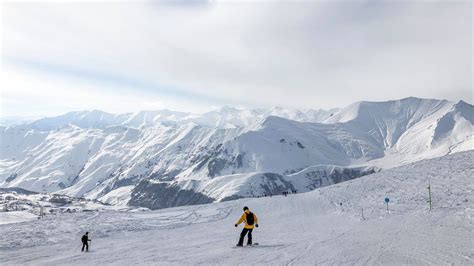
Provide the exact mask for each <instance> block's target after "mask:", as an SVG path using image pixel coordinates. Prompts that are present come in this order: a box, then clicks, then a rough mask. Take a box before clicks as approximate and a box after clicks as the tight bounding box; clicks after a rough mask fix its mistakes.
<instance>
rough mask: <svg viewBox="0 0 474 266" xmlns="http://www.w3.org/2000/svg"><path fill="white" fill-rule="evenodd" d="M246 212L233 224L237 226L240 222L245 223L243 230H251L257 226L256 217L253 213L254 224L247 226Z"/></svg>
mask: <svg viewBox="0 0 474 266" xmlns="http://www.w3.org/2000/svg"><path fill="white" fill-rule="evenodd" d="M248 212H250V211H248ZM248 212H247V211H245V212H244V213H243V214H242V216H240V219H239V220H238V221H237V223H235V224H237V225H239V224H241V223H242V222H245V226H244V228H247V229H253V228H254V226H255V225H256V224H258V219H257V215H255V213H253V219H254V222H253V224H252V225H249V224H247V220H246V218H247V213H248Z"/></svg>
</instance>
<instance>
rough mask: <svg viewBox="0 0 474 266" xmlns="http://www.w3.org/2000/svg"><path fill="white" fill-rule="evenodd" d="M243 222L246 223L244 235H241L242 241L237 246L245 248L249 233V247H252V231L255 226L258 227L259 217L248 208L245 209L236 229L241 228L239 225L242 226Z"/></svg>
mask: <svg viewBox="0 0 474 266" xmlns="http://www.w3.org/2000/svg"><path fill="white" fill-rule="evenodd" d="M242 222H245V226H244V229H243V230H242V233H240V239H239V243H238V244H237V246H238V247H241V246H243V244H244V238H245V235H246V234H247V233H248V240H247V246H251V245H252V230H253V228H254V226H255V227H258V219H257V215H255V214H254V213H253V212H251V211H250V210H249V208H248V207H247V206H246V207H244V213H243V214H242V216H240V219H239V220H238V221H237V223H236V224H235V227H237V226H239V224H241V223H242Z"/></svg>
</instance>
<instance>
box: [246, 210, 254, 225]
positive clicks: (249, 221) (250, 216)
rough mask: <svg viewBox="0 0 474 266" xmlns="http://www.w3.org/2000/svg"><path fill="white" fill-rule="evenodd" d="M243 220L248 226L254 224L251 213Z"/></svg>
mask: <svg viewBox="0 0 474 266" xmlns="http://www.w3.org/2000/svg"><path fill="white" fill-rule="evenodd" d="M245 220H247V224H248V225H253V223H255V216H253V213H252V212H249V213H247V217H246V219H245Z"/></svg>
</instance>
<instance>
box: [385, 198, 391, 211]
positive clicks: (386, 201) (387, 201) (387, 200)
mask: <svg viewBox="0 0 474 266" xmlns="http://www.w3.org/2000/svg"><path fill="white" fill-rule="evenodd" d="M389 202H390V199H389V198H385V203H386V204H387V213H388V214H390V211H389V210H388V203H389Z"/></svg>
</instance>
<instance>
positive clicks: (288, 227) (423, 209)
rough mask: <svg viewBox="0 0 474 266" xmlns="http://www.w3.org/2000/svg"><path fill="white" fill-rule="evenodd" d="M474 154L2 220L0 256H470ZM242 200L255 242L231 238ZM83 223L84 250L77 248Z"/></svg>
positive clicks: (64, 260)
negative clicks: (260, 189) (197, 198)
mask: <svg viewBox="0 0 474 266" xmlns="http://www.w3.org/2000/svg"><path fill="white" fill-rule="evenodd" d="M473 159H474V151H467V152H460V153H456V154H453V155H448V156H444V157H441V158H435V159H431V160H423V161H420V162H416V163H413V164H409V165H405V166H401V167H398V168H393V169H388V170H384V171H382V172H379V173H374V174H371V175H366V176H363V177H360V178H357V179H354V180H350V181H347V182H343V183H339V184H335V185H331V186H327V187H323V188H318V189H315V190H313V191H311V192H308V193H301V194H294V195H288V196H287V197H284V196H281V195H280V196H273V197H263V198H253V199H239V200H235V201H228V202H219V203H211V204H205V205H197V206H186V207H176V208H168V209H162V210H156V211H140V210H136V211H130V210H129V211H119V210H101V211H96V212H76V213H57V214H55V215H47V216H46V217H45V218H44V219H41V220H31V221H26V222H20V223H15V224H5V225H0V263H1V264H3V265H8V264H34V265H46V264H47V265H51V264H68V265H70V264H82V265H84V264H105V263H117V264H132V263H133V264H134V263H141V264H145V263H148V264H198V263H206V264H215V263H219V264H239V263H245V264H258V263H265V264H269V263H275V264H324V265H341V264H351V265H353V264H363V265H366V264H416V265H425V264H438V265H439V264H455V265H472V264H473V263H474V252H473V250H474V240H473V238H472V235H473V233H474V193H473V191H474V182H473V176H474V168H473V165H472V162H473ZM428 184H431V188H432V202H433V209H432V211H429V207H428V203H427V200H428V190H427V186H428ZM385 197H389V198H390V203H389V211H390V213H388V212H387V210H386V206H385V203H384V198H385ZM341 204H342V205H341ZM243 206H249V207H250V208H251V210H252V211H254V212H255V213H256V214H257V215H258V217H259V225H260V227H259V228H257V229H255V230H254V242H258V243H259V246H255V247H243V248H235V247H234V245H235V244H236V241H237V239H238V234H239V233H240V228H238V229H236V228H234V226H233V225H234V223H235V221H236V220H237V218H238V217H239V216H240V215H241V213H242V207H243ZM85 231H90V232H91V238H92V242H91V251H90V252H89V253H86V254H84V253H81V252H80V250H79V246H80V236H81V234H82V233H84V232H85Z"/></svg>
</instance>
